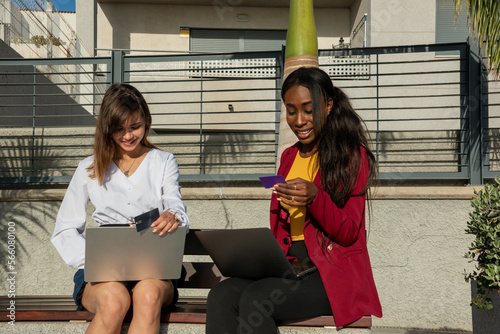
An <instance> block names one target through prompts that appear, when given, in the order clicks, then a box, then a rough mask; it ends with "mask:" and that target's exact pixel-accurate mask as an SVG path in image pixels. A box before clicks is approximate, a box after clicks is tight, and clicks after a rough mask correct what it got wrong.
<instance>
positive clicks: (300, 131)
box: [295, 129, 313, 137]
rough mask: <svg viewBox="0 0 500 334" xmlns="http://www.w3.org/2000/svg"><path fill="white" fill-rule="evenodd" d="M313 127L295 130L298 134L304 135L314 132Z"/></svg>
mask: <svg viewBox="0 0 500 334" xmlns="http://www.w3.org/2000/svg"><path fill="white" fill-rule="evenodd" d="M312 130H313V129H307V130H295V133H296V134H297V136H300V137H304V136H307V135H309V134H310V133H311V132H312Z"/></svg>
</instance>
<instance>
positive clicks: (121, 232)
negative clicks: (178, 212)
mask: <svg viewBox="0 0 500 334" xmlns="http://www.w3.org/2000/svg"><path fill="white" fill-rule="evenodd" d="M151 231H152V230H151V229H149V228H148V229H145V230H143V231H140V232H137V229H136V228H135V227H129V226H113V227H89V228H87V232H86V237H85V240H86V241H85V281H86V282H106V281H138V280H143V279H148V278H153V279H178V278H180V276H181V270H182V256H183V254H184V243H185V240H186V227H178V228H177V229H176V230H174V231H173V232H171V233H166V234H164V235H163V236H161V237H160V236H158V233H156V234H155V233H152V232H151Z"/></svg>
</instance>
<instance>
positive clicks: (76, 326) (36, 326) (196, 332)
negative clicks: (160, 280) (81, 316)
mask: <svg viewBox="0 0 500 334" xmlns="http://www.w3.org/2000/svg"><path fill="white" fill-rule="evenodd" d="M88 324H89V323H88V322H52V321H47V322H16V323H15V326H11V325H8V323H5V322H2V323H0V333H9V334H10V333H12V334H54V333H58V334H84V333H85V330H86V329H87V326H88ZM127 330H128V324H126V325H124V326H123V328H122V334H125V333H127ZM167 333H168V334H204V333H205V325H203V324H162V325H161V329H160V334H167ZM279 333H280V334H306V333H307V334H309V333H318V334H319V333H338V334H370V333H371V330H370V329H367V328H345V329H342V330H340V331H338V330H337V329H336V328H335V327H330V328H326V327H321V328H312V327H287V326H284V327H280V328H279ZM256 334H257V333H256Z"/></svg>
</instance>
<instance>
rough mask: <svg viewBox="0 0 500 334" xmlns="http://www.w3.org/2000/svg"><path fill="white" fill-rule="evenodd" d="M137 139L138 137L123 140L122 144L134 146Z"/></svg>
mask: <svg viewBox="0 0 500 334" xmlns="http://www.w3.org/2000/svg"><path fill="white" fill-rule="evenodd" d="M136 141H137V139H133V140H127V141H122V144H123V145H125V146H132V145H134V144H135V143H136Z"/></svg>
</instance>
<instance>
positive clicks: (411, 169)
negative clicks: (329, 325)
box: [0, 43, 500, 184]
mask: <svg viewBox="0 0 500 334" xmlns="http://www.w3.org/2000/svg"><path fill="white" fill-rule="evenodd" d="M443 51H455V53H456V54H457V55H456V56H451V57H450V56H446V57H445V56H441V54H442V52H443ZM319 60H320V67H321V68H323V69H324V70H325V71H326V72H327V73H329V74H330V76H331V77H332V80H333V82H334V84H336V85H337V86H339V87H341V88H343V89H344V90H345V91H346V92H347V94H348V95H349V96H350V97H351V100H352V102H353V105H354V106H355V108H356V110H357V111H358V112H359V114H360V115H361V116H362V118H363V119H364V120H365V122H366V124H367V126H368V128H369V130H370V133H371V137H372V149H373V150H374V152H375V153H376V155H377V160H378V171H379V178H380V179H386V180H412V179H413V180H415V179H417V180H454V181H457V182H461V183H464V184H467V183H471V184H480V183H482V182H484V180H485V179H489V178H492V177H494V175H495V174H496V173H497V171H498V170H499V169H500V163H499V157H498V155H499V151H500V148H499V147H498V145H497V144H496V143H497V142H498V140H497V138H498V133H499V131H498V129H499V126H498V124H497V123H498V122H499V121H498V118H500V115H499V114H500V107H499V105H500V103H499V100H500V99H499V91H500V89H499V87H498V83H497V82H494V81H492V80H491V78H490V79H488V76H487V75H485V73H484V71H482V68H481V62H480V61H479V60H478V59H477V57H476V56H475V53H474V52H473V51H471V48H470V47H469V45H468V44H467V43H461V44H442V45H418V46H400V47H384V48H360V49H334V50H320V53H319ZM282 64H283V58H282V52H264V53H233V54H203V55H202V54H190V55H188V54H186V55H154V56H145V55H143V56H138V55H129V54H125V53H124V52H122V51H113V52H112V54H111V55H110V56H109V57H99V58H78V59H66V58H65V59H36V60H35V59H2V60H0V76H2V78H3V79H2V80H1V82H0V98H1V101H2V102H0V141H1V143H2V145H1V147H2V148H1V149H0V154H1V156H0V158H1V159H0V160H1V161H2V162H1V163H0V183H3V184H6V183H28V182H68V181H69V179H70V178H71V175H72V173H73V171H74V168H75V167H76V165H77V163H78V161H79V160H81V159H82V158H83V157H84V156H86V155H88V154H91V152H92V150H91V145H92V136H93V127H94V124H95V115H96V114H97V113H98V108H99V104H100V101H101V99H102V95H103V92H104V91H105V89H106V87H107V86H108V85H110V84H111V83H113V82H127V83H130V84H132V85H134V86H136V87H137V88H138V89H139V90H140V91H141V92H142V93H143V94H144V96H145V98H146V100H147V101H148V104H149V105H150V108H151V111H152V114H153V127H152V129H153V133H152V134H151V139H152V141H153V142H154V143H155V144H156V145H158V146H159V147H160V148H161V149H164V150H167V151H169V152H172V153H174V154H175V155H176V157H177V160H178V162H179V168H180V173H181V180H195V181H196V180H257V177H258V176H259V175H263V174H273V173H274V172H275V164H276V152H277V138H278V130H279V113H280V106H281V101H280V97H279V89H280V87H281V77H282ZM68 68H71V69H72V70H71V71H67V70H66V71H62V70H61V69H68ZM481 73H482V74H483V75H480V74H481ZM60 78H64V80H60Z"/></svg>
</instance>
